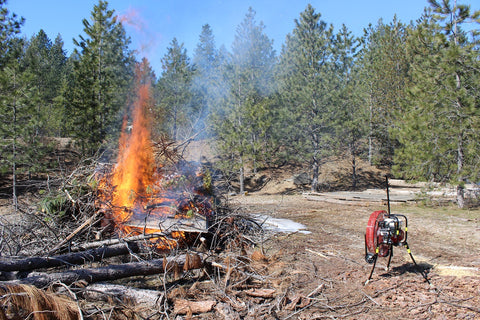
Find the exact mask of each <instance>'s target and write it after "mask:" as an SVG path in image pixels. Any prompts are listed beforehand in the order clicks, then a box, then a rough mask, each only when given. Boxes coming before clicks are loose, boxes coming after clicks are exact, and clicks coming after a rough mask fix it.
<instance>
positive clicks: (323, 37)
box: [278, 5, 336, 191]
mask: <svg viewBox="0 0 480 320" xmlns="http://www.w3.org/2000/svg"><path fill="white" fill-rule="evenodd" d="M320 17H321V14H320V13H316V12H315V9H314V8H313V7H312V6H311V5H308V6H307V7H306V9H305V11H303V12H302V13H301V14H300V19H298V20H297V19H296V20H295V29H294V30H293V33H292V34H289V35H288V36H287V39H286V43H285V46H284V47H283V49H282V54H281V58H280V66H279V68H280V69H279V70H280V72H279V75H278V76H279V84H280V92H281V93H282V99H283V101H284V103H285V107H286V108H287V110H286V112H284V115H285V116H286V118H284V121H285V122H284V128H285V132H286V145H288V146H290V148H291V151H290V153H291V155H292V158H294V159H295V160H296V161H299V162H300V163H302V164H306V165H308V166H309V167H310V168H311V170H312V171H311V172H312V185H311V189H312V191H315V190H317V189H318V184H319V182H318V176H319V168H320V165H321V164H322V162H323V161H325V158H326V157H327V156H328V155H330V154H331V152H332V140H331V138H332V133H333V126H332V121H333V119H332V115H333V113H332V110H331V107H332V105H333V97H334V96H333V94H334V91H335V85H336V82H335V80H334V77H335V76H334V73H333V72H334V65H333V62H332V59H333V58H332V55H333V52H332V41H333V38H332V37H333V27H331V26H330V27H328V26H327V24H326V23H325V22H324V21H322V20H320Z"/></svg>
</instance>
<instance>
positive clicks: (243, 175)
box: [239, 164, 245, 194]
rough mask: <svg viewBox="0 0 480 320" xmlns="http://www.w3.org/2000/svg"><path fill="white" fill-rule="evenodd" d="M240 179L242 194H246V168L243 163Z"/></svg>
mask: <svg viewBox="0 0 480 320" xmlns="http://www.w3.org/2000/svg"><path fill="white" fill-rule="evenodd" d="M239 180H240V194H245V169H244V168H243V164H242V166H241V167H240V172H239Z"/></svg>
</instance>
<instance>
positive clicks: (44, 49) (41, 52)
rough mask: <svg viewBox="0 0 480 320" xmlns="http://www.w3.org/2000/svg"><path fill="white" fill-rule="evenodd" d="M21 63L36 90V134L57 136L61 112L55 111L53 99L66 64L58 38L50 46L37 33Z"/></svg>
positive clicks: (59, 85)
mask: <svg viewBox="0 0 480 320" xmlns="http://www.w3.org/2000/svg"><path fill="white" fill-rule="evenodd" d="M24 64H25V68H26V71H27V72H29V73H31V75H32V82H33V83H34V84H35V86H36V88H37V90H38V104H37V106H36V107H37V114H38V116H39V119H38V127H37V129H36V132H37V134H39V135H54V134H55V133H57V134H58V132H59V127H60V125H61V123H62V121H63V119H62V118H60V117H59V116H60V115H61V110H57V109H56V108H55V104H54V99H55V98H56V97H57V96H58V94H59V93H60V87H61V79H62V78H63V76H64V72H65V64H66V56H65V52H64V50H63V41H62V40H61V37H60V36H58V37H57V39H56V40H55V44H52V42H51V40H50V39H49V38H48V36H47V35H46V33H45V32H44V31H43V30H40V31H39V32H38V34H37V35H35V36H33V37H32V39H31V40H30V42H29V44H28V46H27V49H26V52H25V59H24Z"/></svg>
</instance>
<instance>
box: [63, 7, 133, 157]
mask: <svg viewBox="0 0 480 320" xmlns="http://www.w3.org/2000/svg"><path fill="white" fill-rule="evenodd" d="M83 26H84V29H83V31H84V32H85V35H84V36H83V35H80V36H79V40H76V39H74V43H75V45H76V46H77V48H76V49H75V50H74V53H73V56H74V57H75V59H72V62H73V73H72V78H71V79H70V80H69V81H68V82H69V84H70V85H71V87H69V89H70V90H71V93H67V92H65V91H64V92H63V94H64V96H65V98H66V99H68V101H67V103H68V106H67V108H68V109H67V110H68V112H69V115H70V116H71V118H72V119H73V120H74V122H73V124H72V132H71V134H72V135H73V136H74V137H75V138H76V139H78V140H79V142H80V145H81V147H82V150H83V152H84V153H87V154H92V153H93V152H95V151H96V150H97V149H98V147H99V146H100V145H101V144H102V143H103V142H104V140H105V139H106V138H107V137H108V136H109V135H110V136H114V137H116V135H117V134H118V132H119V128H120V120H121V114H120V112H119V111H120V110H121V109H122V108H123V107H124V106H125V104H126V99H127V92H128V90H129V89H130V86H131V81H132V79H133V63H134V58H133V54H132V52H131V51H130V50H129V48H128V46H129V44H130V39H129V38H128V37H127V36H126V34H125V30H124V28H123V26H122V24H121V23H120V22H118V21H117V19H116V17H115V15H114V11H113V10H109V9H108V4H107V2H105V1H99V2H98V4H97V5H95V6H94V8H93V11H92V16H91V20H90V21H89V20H87V19H84V20H83Z"/></svg>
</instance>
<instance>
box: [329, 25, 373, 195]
mask: <svg viewBox="0 0 480 320" xmlns="http://www.w3.org/2000/svg"><path fill="white" fill-rule="evenodd" d="M359 45H360V43H359V40H358V39H356V38H354V37H353V35H352V33H351V32H350V31H349V30H348V29H347V28H346V27H345V25H343V26H342V29H341V30H340V32H339V33H338V34H337V35H336V36H335V40H334V44H333V49H334V54H333V56H334V57H333V59H334V61H335V63H334V65H335V69H334V72H335V74H336V75H337V76H336V77H335V79H336V80H337V81H338V84H337V85H336V86H337V89H336V90H335V98H334V108H335V110H334V114H335V117H334V122H333V125H334V126H335V135H334V141H335V145H336V146H337V147H338V149H339V151H342V152H343V151H344V150H346V151H347V152H348V155H349V157H350V161H351V165H352V184H351V186H352V188H354V189H355V188H356V185H357V179H358V178H357V157H358V156H359V155H360V153H361V150H362V148H361V146H362V141H363V140H364V138H365V137H366V134H367V132H368V130H367V126H366V124H367V122H366V119H367V118H366V112H365V111H366V108H365V107H364V105H365V99H364V95H363V92H362V90H361V88H360V86H359V72H358V70H357V69H355V55H356V54H357V49H358V47H359Z"/></svg>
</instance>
